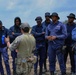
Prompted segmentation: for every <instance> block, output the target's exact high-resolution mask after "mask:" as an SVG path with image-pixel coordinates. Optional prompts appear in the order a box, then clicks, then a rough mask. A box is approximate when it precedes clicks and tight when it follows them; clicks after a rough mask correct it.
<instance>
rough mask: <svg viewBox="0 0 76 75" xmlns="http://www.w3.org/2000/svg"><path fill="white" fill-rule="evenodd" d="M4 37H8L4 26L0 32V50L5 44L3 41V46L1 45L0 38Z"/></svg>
mask: <svg viewBox="0 0 76 75" xmlns="http://www.w3.org/2000/svg"><path fill="white" fill-rule="evenodd" d="M3 35H4V36H5V37H7V36H8V29H6V28H5V27H4V26H3V27H2V29H1V30H0V48H4V47H6V46H7V45H6V43H5V40H4V44H2V36H3Z"/></svg>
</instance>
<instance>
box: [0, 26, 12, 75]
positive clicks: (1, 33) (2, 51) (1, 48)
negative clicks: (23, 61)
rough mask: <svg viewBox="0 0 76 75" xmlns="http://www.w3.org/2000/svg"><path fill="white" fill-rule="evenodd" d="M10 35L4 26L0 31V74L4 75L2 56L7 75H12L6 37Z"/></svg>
mask: <svg viewBox="0 0 76 75" xmlns="http://www.w3.org/2000/svg"><path fill="white" fill-rule="evenodd" d="M7 35H8V30H7V29H6V28H5V27H4V26H3V27H2V29H1V30H0V74H1V75H4V70H3V66H2V56H3V60H4V63H5V67H6V71H7V75H11V73H10V67H9V62H8V60H9V57H8V52H7V45H6V43H5V37H7Z"/></svg>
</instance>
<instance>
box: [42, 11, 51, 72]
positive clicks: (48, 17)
mask: <svg viewBox="0 0 76 75" xmlns="http://www.w3.org/2000/svg"><path fill="white" fill-rule="evenodd" d="M50 23H51V20H50V13H49V12H46V13H45V21H44V22H43V23H42V24H43V27H45V31H46V28H47V26H48V25H49V24H50ZM47 50H48V40H46V55H45V56H46V58H45V61H44V72H46V71H47V67H46V59H47Z"/></svg>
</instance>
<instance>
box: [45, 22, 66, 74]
mask: <svg viewBox="0 0 76 75" xmlns="http://www.w3.org/2000/svg"><path fill="white" fill-rule="evenodd" d="M47 36H56V37H57V38H56V39H55V40H53V41H48V56H49V64H50V72H54V71H55V63H56V55H57V57H58V61H59V65H60V69H61V73H62V74H63V73H66V69H65V64H64V60H63V59H64V56H63V54H62V52H61V49H62V47H63V45H64V40H65V38H66V36H67V30H66V26H65V25H64V24H63V23H61V22H59V21H58V22H57V23H53V22H51V24H50V25H49V26H48V27H47V29H46V35H45V37H46V38H47Z"/></svg>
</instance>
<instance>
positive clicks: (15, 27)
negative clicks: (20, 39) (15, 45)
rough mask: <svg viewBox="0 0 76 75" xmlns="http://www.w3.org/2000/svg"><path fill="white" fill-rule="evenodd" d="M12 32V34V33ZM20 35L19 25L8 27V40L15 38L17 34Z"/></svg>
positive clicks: (11, 40)
mask: <svg viewBox="0 0 76 75" xmlns="http://www.w3.org/2000/svg"><path fill="white" fill-rule="evenodd" d="M12 32H14V35H12ZM19 35H21V29H20V27H17V26H15V25H14V26H12V27H11V28H10V29H9V37H10V42H11V43H12V42H13V41H14V40H15V38H16V37H17V36H19Z"/></svg>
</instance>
